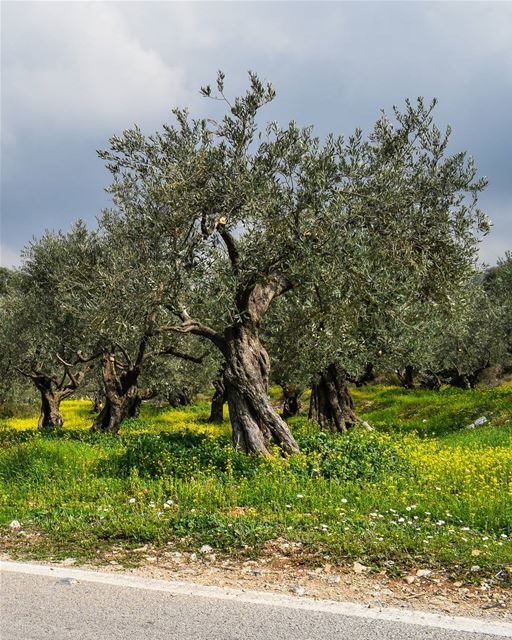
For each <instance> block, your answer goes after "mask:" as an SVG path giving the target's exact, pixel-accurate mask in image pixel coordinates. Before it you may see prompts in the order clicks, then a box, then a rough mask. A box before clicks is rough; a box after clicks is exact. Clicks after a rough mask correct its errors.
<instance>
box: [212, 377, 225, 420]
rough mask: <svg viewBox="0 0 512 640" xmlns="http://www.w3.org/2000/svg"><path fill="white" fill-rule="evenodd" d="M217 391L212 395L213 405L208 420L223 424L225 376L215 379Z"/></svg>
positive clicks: (214, 383)
mask: <svg viewBox="0 0 512 640" xmlns="http://www.w3.org/2000/svg"><path fill="white" fill-rule="evenodd" d="M213 387H214V389H215V392H214V394H213V397H212V406H211V410H210V417H209V418H208V422H212V423H214V424H222V422H224V403H225V402H226V387H225V385H224V380H223V378H218V379H217V380H214V381H213Z"/></svg>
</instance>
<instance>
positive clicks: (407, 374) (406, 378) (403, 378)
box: [396, 364, 414, 389]
mask: <svg viewBox="0 0 512 640" xmlns="http://www.w3.org/2000/svg"><path fill="white" fill-rule="evenodd" d="M396 373H397V375H398V379H399V380H400V384H401V385H402V387H404V389H414V367H413V366H412V365H411V364H408V365H407V366H406V367H405V369H403V370H400V369H399V370H397V372H396Z"/></svg>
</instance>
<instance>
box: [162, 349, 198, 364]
mask: <svg viewBox="0 0 512 640" xmlns="http://www.w3.org/2000/svg"><path fill="white" fill-rule="evenodd" d="M151 355H157V356H166V355H168V356H175V357H176V358H181V359H182V360H188V361H189V362H195V363H196V364H201V363H202V362H203V360H204V359H205V357H206V355H207V353H203V355H202V356H192V355H190V354H188V353H183V352H182V351H179V350H178V349H175V348H174V347H167V348H166V349H162V350H161V351H157V352H154V353H152V354H151Z"/></svg>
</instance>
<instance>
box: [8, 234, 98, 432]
mask: <svg viewBox="0 0 512 640" xmlns="http://www.w3.org/2000/svg"><path fill="white" fill-rule="evenodd" d="M90 249H91V245H90V237H89V235H88V233H87V231H86V229H85V227H84V226H83V224H82V223H80V222H79V223H77V224H76V225H75V226H74V227H73V229H72V230H71V231H70V232H69V233H68V234H64V233H51V232H47V233H45V234H44V236H43V237H42V238H41V239H40V240H34V241H33V242H31V243H30V244H29V245H28V247H27V248H26V249H25V251H24V253H23V256H24V261H23V264H22V266H21V267H20V268H19V269H18V270H17V271H15V272H14V273H13V274H11V276H10V278H9V281H8V284H7V287H6V291H5V294H4V295H3V296H2V297H1V302H0V315H1V321H0V341H1V348H0V351H1V354H2V355H1V361H2V369H3V371H5V372H6V375H8V376H9V379H10V380H11V381H12V382H16V380H17V379H19V378H20V377H23V378H26V379H27V380H29V381H30V382H31V383H33V385H34V387H35V388H36V390H37V391H38V393H39V394H40V397H41V414H40V418H39V427H40V428H47V427H60V426H62V425H63V422H64V419H63V417H62V413H61V411H60V403H61V402H62V400H64V399H65V398H68V397H69V396H71V395H72V394H73V393H75V391H76V390H77V389H78V388H79V387H80V385H81V384H82V382H83V380H84V378H85V376H86V375H87V374H88V373H89V372H90V371H91V369H92V367H93V364H94V361H95V358H96V357H97V355H98V354H97V353H95V351H94V347H95V344H94V339H93V338H92V337H91V336H90V334H89V333H88V331H87V327H86V326H85V325H84V324H83V322H82V318H81V317H80V315H76V314H73V313H70V312H69V311H68V310H66V309H65V308H64V306H63V304H62V298H61V286H62V283H63V282H64V281H65V280H66V278H67V277H68V272H69V269H70V268H71V266H72V265H73V264H74V263H75V261H77V260H80V261H81V260H82V259H83V255H85V254H87V253H88V252H89V251H90Z"/></svg>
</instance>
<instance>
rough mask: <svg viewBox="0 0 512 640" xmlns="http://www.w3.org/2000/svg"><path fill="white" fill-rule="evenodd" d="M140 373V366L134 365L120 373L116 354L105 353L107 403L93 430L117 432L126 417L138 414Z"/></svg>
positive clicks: (95, 421)
mask: <svg viewBox="0 0 512 640" xmlns="http://www.w3.org/2000/svg"><path fill="white" fill-rule="evenodd" d="M139 373H140V372H139V370H138V368H136V367H132V368H127V369H126V370H125V371H123V372H122V373H121V374H120V375H118V374H117V371H116V359H115V354H113V353H106V354H104V355H103V384H104V385H105V404H104V406H103V409H102V410H101V411H100V413H99V414H98V416H97V417H96V419H95V420H94V422H93V425H92V427H91V431H101V432H105V433H113V434H116V433H118V432H119V429H120V427H121V423H122V422H123V420H124V419H125V418H128V417H133V416H134V415H137V413H136V412H137V410H138V408H139V407H140V402H141V400H140V396H139V389H138V386H137V382H138V377H139Z"/></svg>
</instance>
